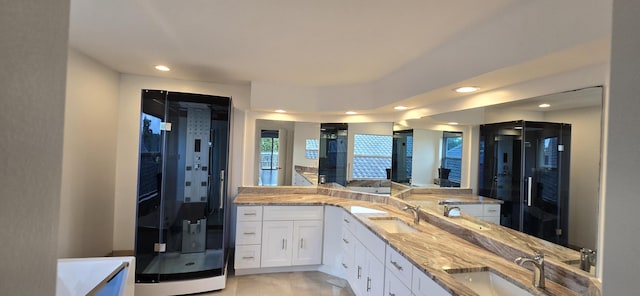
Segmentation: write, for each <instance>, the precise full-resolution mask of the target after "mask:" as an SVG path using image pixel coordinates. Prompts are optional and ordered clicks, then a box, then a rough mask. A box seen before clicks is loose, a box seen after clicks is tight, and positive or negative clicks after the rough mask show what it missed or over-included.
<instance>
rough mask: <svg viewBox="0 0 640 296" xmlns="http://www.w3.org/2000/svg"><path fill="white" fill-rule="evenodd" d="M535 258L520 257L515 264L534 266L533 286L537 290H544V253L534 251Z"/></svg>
mask: <svg viewBox="0 0 640 296" xmlns="http://www.w3.org/2000/svg"><path fill="white" fill-rule="evenodd" d="M534 253H535V257H533V258H530V257H526V256H523V257H518V258H516V259H515V260H513V262H514V263H515V264H518V265H520V266H522V265H523V264H525V263H531V264H532V265H533V286H534V287H536V288H540V289H544V287H545V284H544V253H542V252H540V251H534Z"/></svg>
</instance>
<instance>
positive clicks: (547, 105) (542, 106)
mask: <svg viewBox="0 0 640 296" xmlns="http://www.w3.org/2000/svg"><path fill="white" fill-rule="evenodd" d="M538 107H540V108H549V107H551V105H549V104H540V105H538Z"/></svg>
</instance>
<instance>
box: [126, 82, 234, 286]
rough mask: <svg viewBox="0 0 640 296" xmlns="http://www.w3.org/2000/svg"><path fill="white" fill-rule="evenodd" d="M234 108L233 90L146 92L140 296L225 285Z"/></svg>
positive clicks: (139, 237)
mask: <svg viewBox="0 0 640 296" xmlns="http://www.w3.org/2000/svg"><path fill="white" fill-rule="evenodd" d="M230 107H231V99H230V98H226V97H218V96H210V95H199V94H189V93H179V92H168V91H163V90H143V91H142V113H141V116H140V151H139V153H140V154H139V160H138V161H139V175H138V197H137V206H138V208H137V225H136V226H137V227H136V246H135V256H136V295H138V294H139V293H140V294H141V295H145V294H146V295H163V294H164V295H171V294H173V295H175V294H187V293H196V292H202V291H210V290H217V289H222V288H224V282H225V270H226V268H225V267H226V262H227V260H226V258H227V254H226V244H227V242H226V227H225V224H226V223H225V221H226V220H227V217H226V215H225V212H226V211H225V210H226V192H227V185H226V184H227V183H226V180H227V167H228V142H229V127H230V126H229V122H230V121H229V113H230ZM184 280H189V284H184V285H181V284H180V281H184Z"/></svg>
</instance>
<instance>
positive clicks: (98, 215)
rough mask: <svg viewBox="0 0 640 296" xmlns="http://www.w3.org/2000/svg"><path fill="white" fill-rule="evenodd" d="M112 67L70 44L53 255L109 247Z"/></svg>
mask: <svg viewBox="0 0 640 296" xmlns="http://www.w3.org/2000/svg"><path fill="white" fill-rule="evenodd" d="M118 83H119V75H118V73H117V72H115V71H113V70H111V69H109V68H107V67H106V66H104V65H102V64H100V63H98V62H96V61H95V60H93V59H91V58H89V57H87V56H85V55H84V54H82V53H79V52H77V51H75V50H69V57H68V69H67V94H66V103H65V119H64V149H63V157H62V159H63V162H62V190H61V196H60V222H59V229H58V257H61V258H64V257H93V256H104V255H107V254H109V253H111V251H112V245H113V214H114V210H113V207H114V205H113V203H114V195H115V188H116V184H115V178H116V177H115V176H116V139H117V138H118V136H117V133H116V132H117V128H116V122H117V121H118V112H117V111H118V91H119V88H118Z"/></svg>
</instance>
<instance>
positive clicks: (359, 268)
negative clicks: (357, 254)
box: [357, 265, 362, 279]
mask: <svg viewBox="0 0 640 296" xmlns="http://www.w3.org/2000/svg"><path fill="white" fill-rule="evenodd" d="M361 271H362V267H361V266H360V265H358V276H357V279H360V277H361V276H362V274H361V273H360V272H361Z"/></svg>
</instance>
